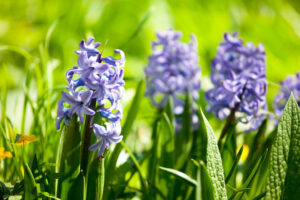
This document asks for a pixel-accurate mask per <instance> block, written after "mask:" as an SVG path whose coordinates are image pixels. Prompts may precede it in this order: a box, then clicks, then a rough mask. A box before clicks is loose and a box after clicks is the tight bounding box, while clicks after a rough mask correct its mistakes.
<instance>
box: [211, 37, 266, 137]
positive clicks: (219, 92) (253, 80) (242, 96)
mask: <svg viewBox="0 0 300 200" xmlns="http://www.w3.org/2000/svg"><path fill="white" fill-rule="evenodd" d="M265 55H266V53H265V50H264V47H263V45H262V44H259V45H258V46H257V47H255V46H254V44H253V43H251V42H248V43H247V44H246V45H244V44H243V41H242V40H241V39H239V38H237V33H233V34H228V33H225V34H224V41H223V42H221V43H220V45H219V47H218V49H217V55H216V57H215V58H214V59H213V60H212V63H211V68H212V72H211V82H212V83H213V88H212V89H210V90H208V91H207V92H206V94H205V97H206V100H207V101H208V106H207V111H208V112H213V113H214V114H215V115H216V117H217V118H219V119H220V120H223V119H225V118H227V123H226V124H225V127H224V129H223V131H222V133H221V137H220V141H221V139H222V138H223V137H224V136H225V134H226V131H227V129H228V128H229V125H230V124H231V123H232V121H233V120H234V119H235V118H236V117H237V116H238V115H239V116H240V121H241V122H243V123H247V124H249V125H250V128H249V129H248V130H246V131H252V130H255V129H257V128H258V127H259V126H260V124H261V123H262V121H263V119H264V118H265V115H264V114H262V110H263V109H266V106H267V105H266V97H265V95H266V91H267V81H266V56H265Z"/></svg>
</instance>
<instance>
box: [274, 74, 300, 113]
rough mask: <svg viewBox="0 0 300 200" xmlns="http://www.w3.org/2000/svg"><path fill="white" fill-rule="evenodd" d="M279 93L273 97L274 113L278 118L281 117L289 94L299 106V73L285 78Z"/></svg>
mask: <svg viewBox="0 0 300 200" xmlns="http://www.w3.org/2000/svg"><path fill="white" fill-rule="evenodd" d="M280 84H281V90H280V93H279V94H278V95H277V96H276V97H275V100H274V104H273V106H274V111H275V114H276V115H277V116H278V117H281V115H282V112H283V110H284V107H285V104H286V103H287V101H288V99H289V97H290V95H291V92H293V95H294V97H295V99H296V101H297V103H298V105H299V106H300V72H298V73H297V74H296V75H294V76H291V75H289V76H287V77H286V79H285V80H284V81H282V82H281V83H280Z"/></svg>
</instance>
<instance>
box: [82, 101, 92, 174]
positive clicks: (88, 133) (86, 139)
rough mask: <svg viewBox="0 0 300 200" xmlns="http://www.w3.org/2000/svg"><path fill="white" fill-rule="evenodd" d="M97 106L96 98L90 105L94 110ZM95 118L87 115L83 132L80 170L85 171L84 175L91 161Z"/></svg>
mask: <svg viewBox="0 0 300 200" xmlns="http://www.w3.org/2000/svg"><path fill="white" fill-rule="evenodd" d="M95 106H96V99H93V100H92V102H91V105H90V108H91V109H92V110H95ZM93 119H94V116H91V115H86V119H85V124H84V130H83V134H82V141H81V160H80V170H81V171H82V172H83V175H84V176H86V175H87V166H88V161H89V153H90V151H89V147H90V146H91V138H92V131H93V126H92V123H93Z"/></svg>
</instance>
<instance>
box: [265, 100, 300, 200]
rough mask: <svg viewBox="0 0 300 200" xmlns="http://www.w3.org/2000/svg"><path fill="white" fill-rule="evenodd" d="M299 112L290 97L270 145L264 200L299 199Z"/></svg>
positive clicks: (295, 103)
mask: <svg viewBox="0 0 300 200" xmlns="http://www.w3.org/2000/svg"><path fill="white" fill-rule="evenodd" d="M299 144H300V109H299V107H298V105H297V102H296V101H295V99H294V96H293V95H291V96H290V98H289V100H288V102H287V104H286V106H285V108H284V111H283V114H282V117H281V119H280V122H279V125H278V130H277V135H276V137H275V140H274V142H273V144H272V148H271V154H270V160H269V175H268V179H267V186H266V189H267V194H266V199H272V200H276V199H289V200H293V199H300V170H299V169H300V148H299V146H300V145H299Z"/></svg>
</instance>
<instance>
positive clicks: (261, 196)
mask: <svg viewBox="0 0 300 200" xmlns="http://www.w3.org/2000/svg"><path fill="white" fill-rule="evenodd" d="M266 194H267V192H263V193H261V194H259V195H257V196H256V197H254V198H253V200H259V199H262V198H264V197H265V196H266Z"/></svg>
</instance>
